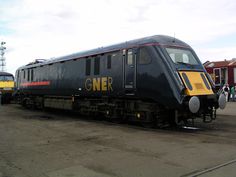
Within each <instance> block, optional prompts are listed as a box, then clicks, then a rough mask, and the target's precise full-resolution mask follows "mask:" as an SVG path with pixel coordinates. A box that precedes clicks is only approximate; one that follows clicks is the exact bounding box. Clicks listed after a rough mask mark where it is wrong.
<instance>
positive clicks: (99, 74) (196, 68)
mask: <svg viewBox="0 0 236 177" xmlns="http://www.w3.org/2000/svg"><path fill="white" fill-rule="evenodd" d="M15 77H16V93H15V95H17V97H18V100H19V102H20V103H21V104H22V105H24V106H28V107H37V108H56V109H66V110H75V111H78V112H79V113H81V114H87V115H100V114H102V115H103V116H104V117H107V118H109V119H119V120H131V121H139V122H144V123H145V122H146V123H153V124H156V125H162V124H165V123H170V124H175V125H176V124H180V123H181V122H188V120H193V119H195V118H202V119H203V121H204V122H209V121H212V120H213V119H215V118H216V109H218V108H221V109H223V108H224V107H225V105H226V99H225V96H224V95H223V94H221V95H218V94H217V93H216V91H215V88H214V84H213V82H212V80H211V78H210V76H209V75H208V74H207V72H206V70H205V68H204V67H203V65H202V64H201V62H200V60H199V59H198V57H197V55H196V54H195V52H194V51H193V49H192V48H191V47H190V46H189V45H188V44H186V43H185V42H183V41H181V40H179V39H176V38H173V37H170V36H164V35H156V36H151V37H145V38H141V39H137V40H131V41H127V42H124V43H120V44H116V45H111V46H107V47H102V48H98V49H93V50H89V51H83V52H79V53H74V54H71V55H66V56H63V57H58V58H54V59H49V60H45V61H41V60H36V61H35V62H32V63H30V64H28V65H26V66H22V67H20V68H19V69H17V71H16V76H15Z"/></svg>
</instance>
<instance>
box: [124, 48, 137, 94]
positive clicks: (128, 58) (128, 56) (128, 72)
mask: <svg viewBox="0 0 236 177" xmlns="http://www.w3.org/2000/svg"><path fill="white" fill-rule="evenodd" d="M123 53H124V87H125V90H128V91H134V89H135V88H136V50H135V49H128V50H124V51H123Z"/></svg>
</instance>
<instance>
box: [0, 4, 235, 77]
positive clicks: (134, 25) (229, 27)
mask: <svg viewBox="0 0 236 177" xmlns="http://www.w3.org/2000/svg"><path fill="white" fill-rule="evenodd" d="M158 34H161V35H169V36H175V37H176V38H178V39H180V40H183V41H184V42H186V43H188V44H189V45H190V46H191V47H192V48H193V49H194V50H195V52H196V53H197V55H198V57H199V58H200V60H201V61H202V62H205V61H207V60H209V61H217V60H224V59H228V60H229V59H232V58H236V1H235V0H217V1H216V0H197V1H196V0H0V42H1V41H5V42H6V44H5V47H6V48H7V49H6V54H5V57H6V70H7V71H8V72H11V73H13V74H14V73H15V71H16V69H17V68H18V67H20V66H22V65H25V64H28V63H29V62H31V61H33V60H35V59H50V58H54V57H59V56H64V55H67V54H71V53H75V52H79V51H84V50H89V49H93V48H98V47H102V46H108V45H112V44H116V43H120V42H125V41H128V40H132V39H137V38H141V37H146V36H152V35H158Z"/></svg>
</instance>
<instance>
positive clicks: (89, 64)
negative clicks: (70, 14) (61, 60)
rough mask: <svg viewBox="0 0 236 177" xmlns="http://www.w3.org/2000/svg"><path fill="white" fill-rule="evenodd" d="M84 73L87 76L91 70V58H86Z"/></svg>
mask: <svg viewBox="0 0 236 177" xmlns="http://www.w3.org/2000/svg"><path fill="white" fill-rule="evenodd" d="M85 68H86V69H85V70H86V71H85V75H86V76H89V75H90V72H91V59H86V66H85Z"/></svg>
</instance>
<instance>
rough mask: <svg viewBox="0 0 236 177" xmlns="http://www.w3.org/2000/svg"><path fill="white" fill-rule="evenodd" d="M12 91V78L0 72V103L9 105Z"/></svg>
mask: <svg viewBox="0 0 236 177" xmlns="http://www.w3.org/2000/svg"><path fill="white" fill-rule="evenodd" d="M13 91H14V77H13V75H12V74H10V73H7V72H0V98H1V100H0V101H1V103H10V101H11V98H12V93H13Z"/></svg>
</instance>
